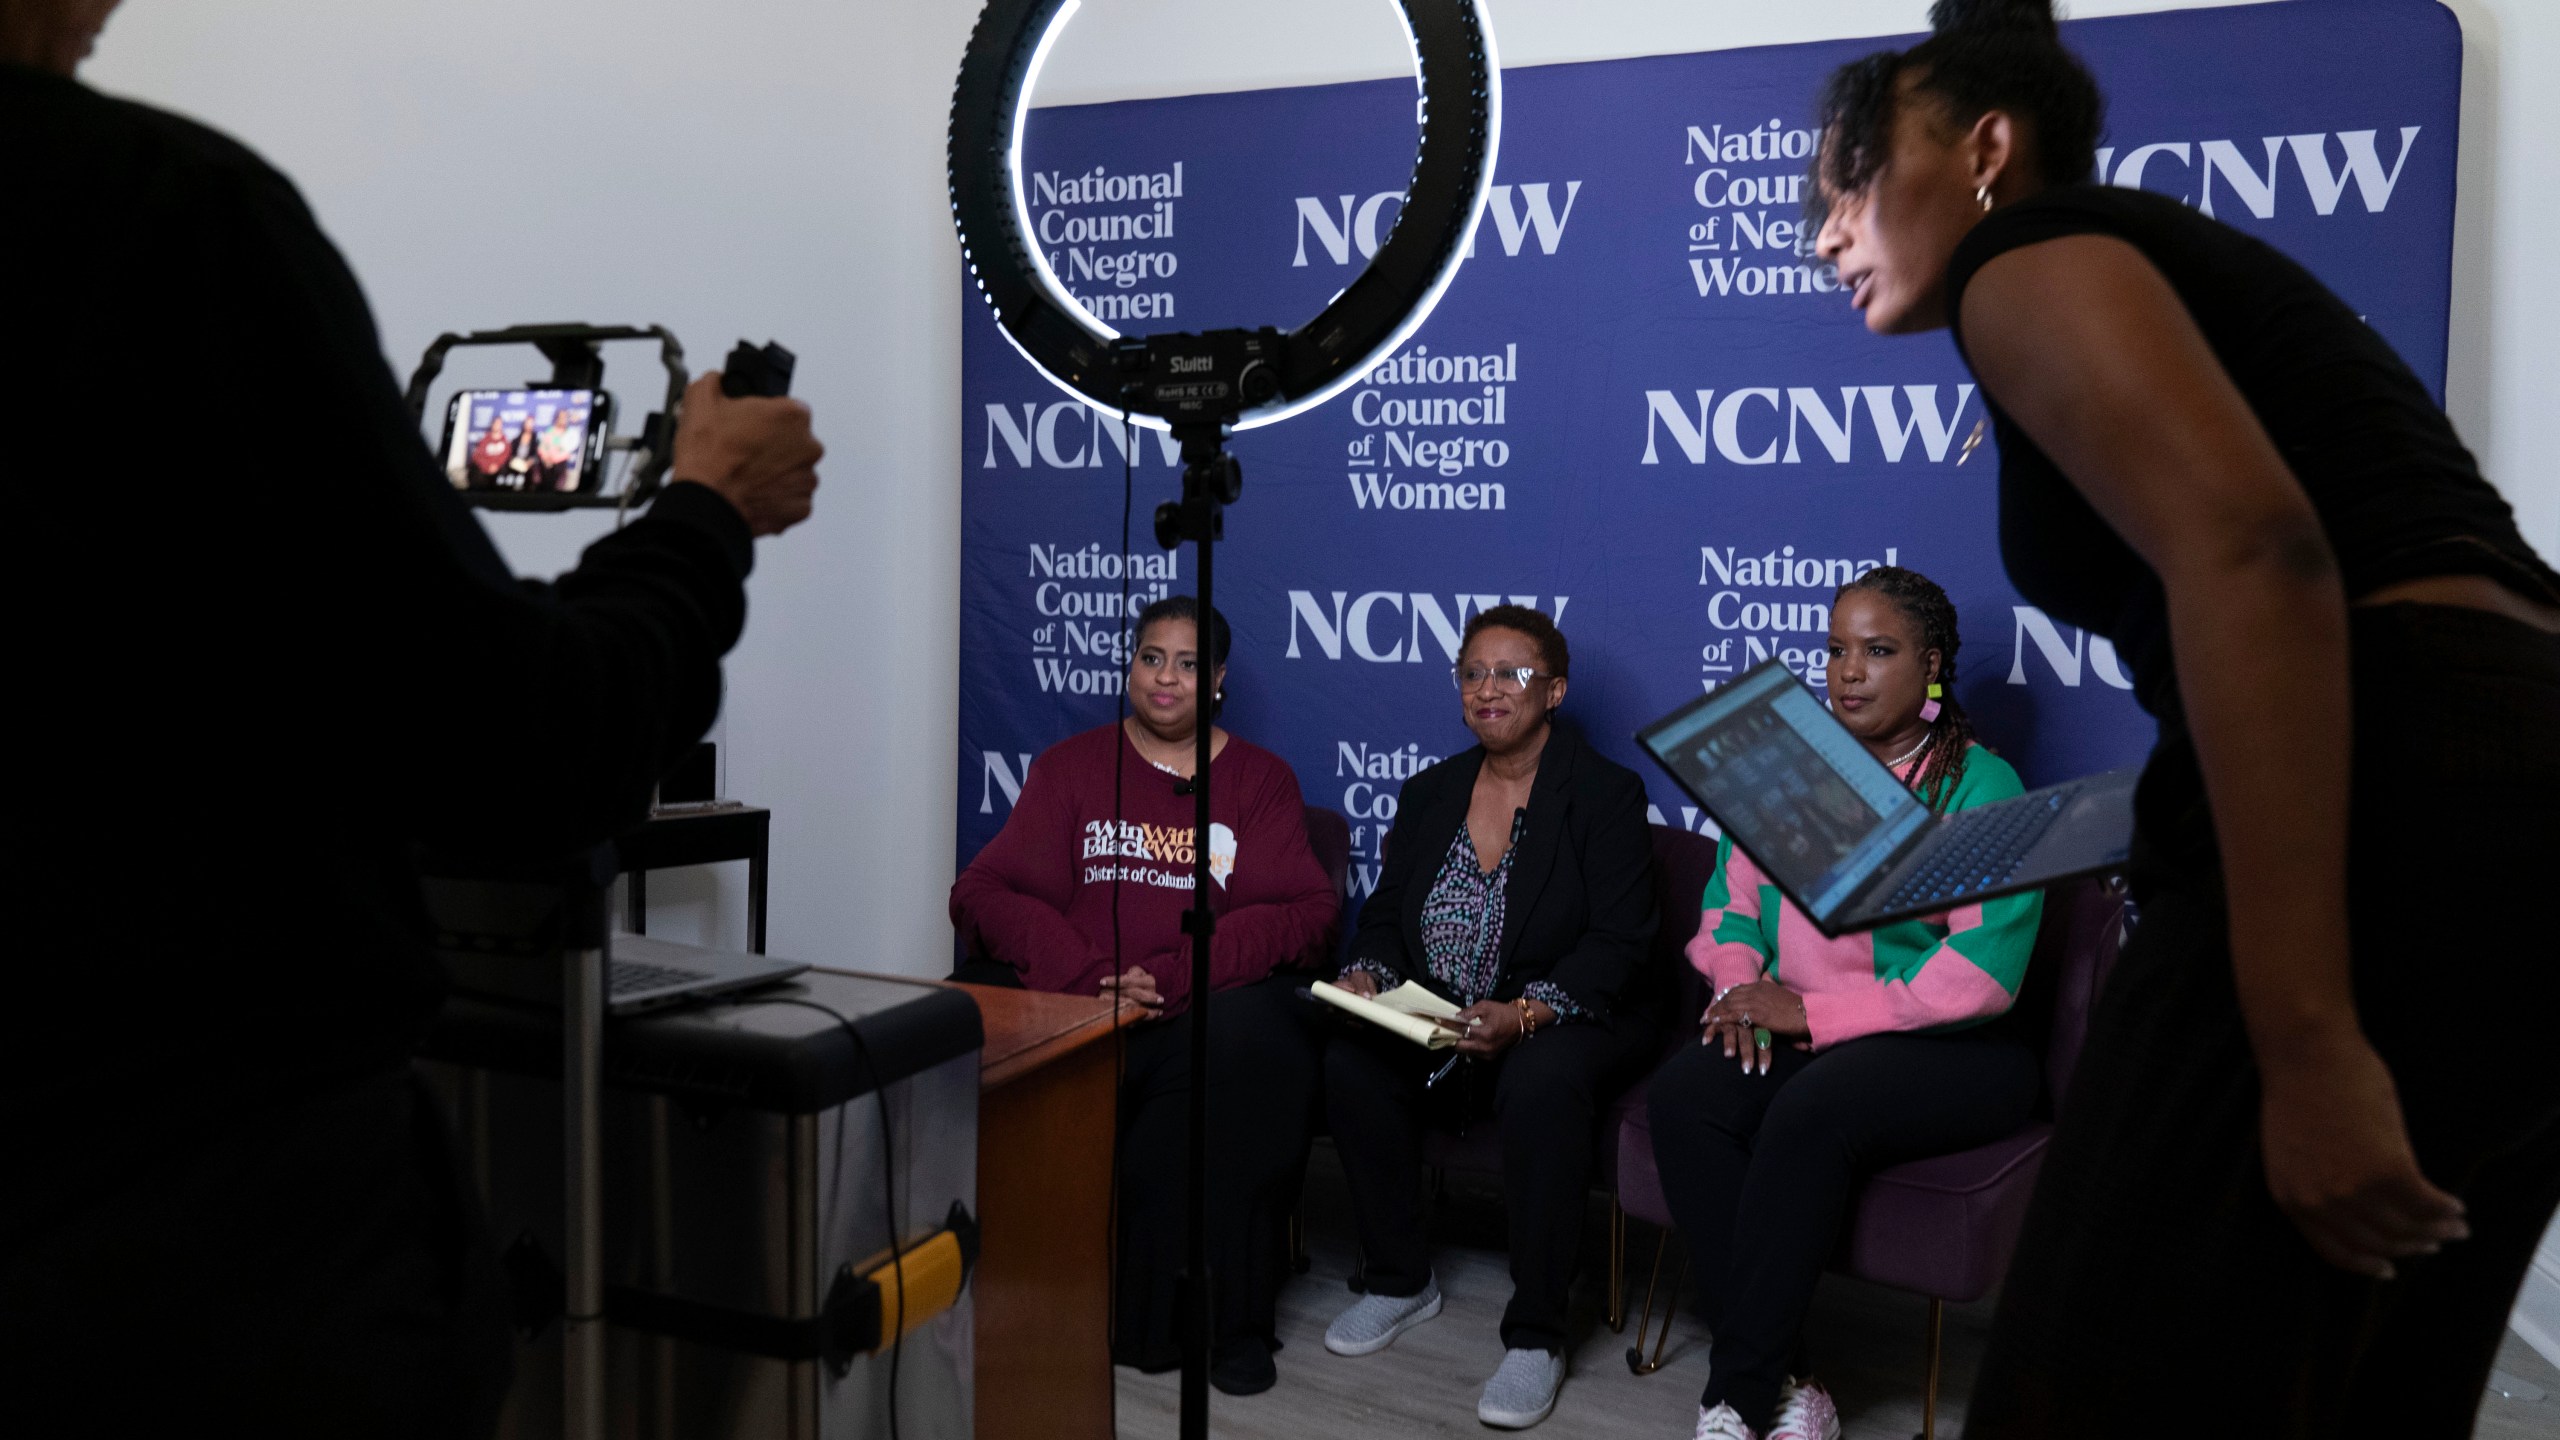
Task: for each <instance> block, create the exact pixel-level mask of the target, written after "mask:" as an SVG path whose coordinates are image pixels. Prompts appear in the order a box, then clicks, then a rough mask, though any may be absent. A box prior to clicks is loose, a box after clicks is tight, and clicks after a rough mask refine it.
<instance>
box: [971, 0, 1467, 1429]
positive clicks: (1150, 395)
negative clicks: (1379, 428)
mask: <svg viewBox="0 0 2560 1440" xmlns="http://www.w3.org/2000/svg"><path fill="white" fill-rule="evenodd" d="M1077 4H1078V0H988V4H987V6H986V8H985V9H984V10H983V11H981V12H980V13H979V16H978V24H977V28H976V29H975V30H974V31H973V32H972V33H971V34H970V37H969V49H968V53H967V54H966V55H965V56H964V57H963V58H962V59H961V62H960V81H959V85H958V87H957V89H956V90H955V92H954V94H953V96H952V102H951V150H950V191H951V216H952V220H953V222H954V224H956V225H957V226H958V228H959V232H960V255H961V260H962V263H964V264H966V265H967V266H968V268H969V276H970V278H971V279H972V280H974V281H975V282H976V284H977V288H978V293H979V294H981V295H983V296H985V297H986V301H987V304H988V306H989V308H990V309H992V310H993V311H994V313H995V320H996V325H997V328H998V329H999V330H1000V331H1001V332H1002V333H1003V335H1004V337H1005V340H1006V341H1007V343H1009V344H1011V345H1012V346H1013V348H1014V349H1015V350H1017V351H1019V352H1021V354H1022V358H1024V359H1025V360H1028V361H1030V362H1031V364H1032V367H1033V368H1034V369H1037V370H1038V371H1039V372H1040V373H1041V374H1042V375H1044V376H1046V377H1047V378H1048V379H1049V381H1050V382H1051V383H1053V384H1055V385H1057V386H1058V387H1059V388H1060V389H1063V390H1065V391H1066V392H1067V393H1068V394H1070V395H1072V396H1074V397H1075V398H1076V399H1078V400H1080V401H1083V402H1084V403H1086V404H1088V405H1091V406H1093V407H1094V408H1095V409H1098V410H1100V411H1101V412H1102V413H1104V414H1106V415H1109V416H1111V417H1112V418H1113V419H1124V418H1125V420H1126V422H1127V423H1130V424H1134V425H1138V426H1142V427H1144V428H1147V429H1150V430H1166V431H1170V432H1171V433H1172V434H1173V436H1174V438H1175V439H1176V440H1178V441H1180V442H1181V447H1182V462H1183V463H1182V498H1181V499H1180V500H1179V501H1168V502H1166V503H1165V504H1163V505H1161V506H1158V507H1157V509H1156V543H1158V544H1160V545H1162V546H1163V547H1164V548H1166V549H1168V550H1171V549H1175V548H1177V547H1178V546H1180V545H1181V543H1182V542H1183V541H1185V540H1188V541H1190V542H1191V543H1192V544H1194V545H1196V546H1198V547H1199V552H1200V560H1199V564H1200V582H1199V597H1198V599H1199V605H1200V609H1201V611H1202V615H1201V620H1200V631H1201V648H1202V650H1203V651H1204V652H1209V651H1211V650H1212V649H1213V635H1212V631H1213V630H1214V628H1215V627H1214V625H1213V624H1212V623H1211V618H1212V617H1213V616H1214V615H1215V614H1216V612H1215V610H1214V609H1212V607H1211V602H1210V595H1211V577H1212V563H1211V554H1212V551H1213V549H1214V548H1215V545H1216V542H1217V541H1219V540H1222V539H1224V538H1225V524H1224V520H1225V507H1226V506H1229V505H1232V504H1234V503H1235V501H1236V498H1237V496H1238V494H1239V493H1241V491H1242V489H1243V483H1244V479H1243V472H1242V471H1241V470H1240V469H1239V468H1238V467H1237V465H1236V461H1235V457H1234V456H1232V455H1229V454H1227V453H1226V440H1227V436H1228V435H1230V434H1232V433H1234V432H1236V431H1239V430H1251V429H1254V428H1256V427H1258V426H1262V425H1269V424H1273V423H1276V422H1278V421H1281V420H1286V419H1288V418H1289V417H1291V416H1293V415H1297V414H1300V413H1303V412H1305V411H1307V410H1312V409H1314V408H1315V407H1316V406H1318V405H1321V404H1323V403H1324V402H1325V401H1327V400H1330V399H1332V398H1333V397H1334V396H1336V395H1338V394H1340V393H1342V392H1343V391H1344V390H1347V389H1349V388H1350V387H1351V386H1352V385H1354V384H1356V383H1358V381H1359V379H1360V377H1361V376H1362V375H1363V374H1365V373H1367V372H1368V370H1369V369H1370V367H1372V366H1373V365H1375V364H1376V363H1377V362H1378V361H1380V360H1381V359H1384V358H1385V357H1386V356H1388V355H1390V354H1393V353H1394V352H1395V351H1396V350H1397V349H1399V348H1401V347H1402V346H1403V345H1404V343H1405V341H1406V340H1408V339H1410V338H1411V337H1412V336H1413V334H1414V332H1415V331H1417V330H1419V329H1421V328H1422V322H1423V321H1424V320H1425V319H1426V318H1428V317H1429V316H1430V314H1431V310H1432V308H1433V307H1434V306H1436V305H1437V304H1439V302H1440V297H1441V295H1442V294H1444V293H1445V292H1446V291H1447V290H1448V288H1449V282H1450V280H1451V279H1452V278H1454V277H1455V276H1456V274H1457V270H1458V264H1459V262H1460V261H1461V260H1462V259H1464V258H1465V255H1466V245H1467V239H1468V237H1469V236H1470V235H1472V234H1473V233H1474V231H1475V227H1476V222H1477V220H1478V218H1479V217H1480V216H1481V215H1482V214H1483V212H1484V202H1485V195H1486V192H1487V191H1488V190H1489V189H1490V188H1491V186H1492V183H1493V166H1494V157H1495V155H1496V153H1497V151H1498V150H1499V148H1500V144H1501V128H1502V93H1501V68H1500V65H1499V62H1498V61H1497V59H1496V57H1495V54H1494V44H1493V29H1492V26H1491V24H1490V23H1489V22H1488V20H1487V19H1486V17H1485V14H1484V8H1483V4H1482V0H1396V6H1397V13H1398V14H1399V16H1400V17H1401V18H1402V19H1403V21H1404V25H1405V32H1406V37H1407V39H1408V40H1409V41H1410V42H1411V43H1412V46H1413V53H1414V61H1415V65H1416V68H1417V70H1418V72H1419V75H1418V79H1419V83H1420V86H1421V90H1422V137H1421V145H1420V149H1419V152H1418V153H1417V154H1416V156H1415V158H1414V167H1413V176H1412V178H1411V180H1410V181H1409V182H1408V183H1407V185H1406V187H1405V204H1404V207H1403V209H1402V211H1401V212H1400V213H1399V214H1398V215H1397V217H1396V221H1395V225H1394V228H1393V230H1392V231H1391V232H1390V233H1389V234H1388V236H1387V239H1386V242H1385V243H1384V244H1382V245H1380V246H1379V247H1378V251H1377V254H1376V255H1375V256H1374V257H1373V258H1372V259H1371V260H1370V262H1369V266H1368V268H1367V269H1365V270H1363V271H1362V272H1361V273H1360V276H1359V278H1358V279H1356V280H1354V281H1352V282H1351V284H1350V286H1349V287H1348V288H1346V289H1344V290H1343V291H1342V292H1341V293H1340V294H1338V295H1336V296H1334V298H1333V299H1332V300H1331V301H1330V302H1328V303H1327V304H1326V305H1325V307H1324V309H1323V310H1322V311H1320V312H1318V313H1317V315H1316V317H1315V318H1314V319H1312V320H1309V321H1308V322H1306V323H1305V324H1303V325H1301V326H1299V327H1298V328H1297V329H1295V330H1291V331H1289V332H1287V333H1285V334H1284V333H1282V332H1281V331H1279V330H1276V329H1272V328H1270V327H1268V326H1266V327H1263V328H1260V329H1254V330H1243V329H1235V330H1212V331H1208V332H1206V333H1203V334H1196V335H1195V334H1189V333H1177V334H1166V335H1123V334H1121V333H1120V332H1118V331H1116V330H1114V329H1112V328H1111V327H1110V326H1108V325H1106V324H1104V323H1102V322H1101V321H1099V320H1097V319H1095V318H1094V317H1093V316H1092V315H1091V314H1090V313H1088V312H1087V311H1086V310H1085V309H1084V307H1082V306H1081V305H1079V304H1077V303H1076V301H1075V299H1074V298H1073V297H1072V296H1070V295H1069V294H1068V293H1067V290H1066V287H1065V286H1064V285H1063V284H1061V283H1060V282H1059V280H1058V277H1057V274H1056V272H1055V271H1053V270H1052V269H1051V268H1050V267H1049V262H1048V258H1047V257H1046V256H1045V255H1044V254H1043V253H1042V252H1041V250H1040V248H1039V247H1038V246H1036V245H1032V244H1030V243H1028V240H1027V238H1026V236H1027V234H1028V232H1029V229H1030V224H1029V215H1028V210H1029V207H1028V205H1027V204H1026V203H1025V200H1024V195H1023V181H1022V131H1023V124H1024V121H1025V120H1026V119H1027V118H1028V117H1029V114H1030V105H1031V92H1032V89H1033V87H1034V85H1035V84H1036V83H1037V81H1038V79H1039V74H1040V67H1041V65H1042V63H1043V62H1044V61H1046V60H1047V58H1048V55H1049V47H1050V46H1051V45H1052V44H1053V43H1055V41H1056V40H1057V37H1058V34H1059V32H1060V31H1061V30H1063V29H1064V28H1065V25H1066V22H1067V19H1068V17H1070V16H1071V15H1073V14H1074V13H1075V10H1076V7H1077ZM1123 618H1124V619H1125V618H1126V617H1123ZM1210 660H1211V664H1210V665H1207V666H1203V667H1202V673H1203V674H1206V673H1208V672H1209V671H1210V670H1211V669H1213V668H1214V663H1215V657H1214V655H1211V656H1210ZM1201 710H1202V713H1201V716H1200V723H1199V725H1198V726H1197V735H1196V739H1197V743H1198V746H1199V749H1198V752H1197V760H1196V763H1195V766H1194V770H1193V774H1194V775H1195V776H1196V780H1195V783H1194V786H1193V795H1194V799H1195V812H1194V822H1193V824H1194V830H1193V834H1192V844H1191V854H1192V892H1191V895H1192V900H1191V909H1190V911H1189V912H1188V913H1187V914H1185V915H1184V916H1183V923H1182V929H1183V932H1184V933H1185V934H1187V935H1189V936H1190V937H1191V1017H1190V1019H1191V1114H1190V1153H1189V1155H1188V1157H1187V1162H1188V1163H1187V1167H1186V1168H1187V1174H1186V1177H1185V1179H1186V1182H1187V1184H1188V1187H1189V1195H1188V1201H1189V1204H1188V1207H1187V1216H1188V1232H1187V1236H1186V1240H1187V1249H1186V1252H1185V1253H1186V1263H1185V1265H1184V1269H1183V1274H1182V1277H1181V1285H1180V1296H1181V1299H1180V1305H1181V1329H1182V1337H1183V1339H1182V1428H1181V1434H1182V1436H1183V1440H1205V1437H1206V1436H1207V1435H1208V1432H1209V1345H1210V1328H1211V1315H1212V1313H1213V1312H1212V1308H1211V1305H1210V1280H1211V1276H1210V1274H1209V1250H1208V1209H1209V1200H1208V1196H1209V1191H1208V1130H1209V1122H1208V1116H1209V1107H1208V1076H1209V1025H1208V1012H1209V950H1210V944H1209V942H1210V935H1211V933H1212V932H1213V930H1214V929H1215V927H1216V916H1215V914H1214V912H1213V911H1211V909H1210V908H1209V886H1210V885H1211V883H1213V882H1212V881H1211V878H1210V874H1209V764H1210V753H1209V752H1210V736H1211V732H1212V729H1213V727H1212V726H1211V725H1210V724H1209V723H1208V714H1207V707H1206V706H1205V705H1204V706H1202V707H1201Z"/></svg>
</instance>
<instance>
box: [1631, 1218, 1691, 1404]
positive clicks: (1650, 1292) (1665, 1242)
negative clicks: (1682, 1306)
mask: <svg viewBox="0 0 2560 1440" xmlns="http://www.w3.org/2000/svg"><path fill="white" fill-rule="evenodd" d="M1671 1246H1672V1234H1671V1232H1670V1231H1668V1230H1665V1231H1663V1232H1662V1236H1661V1238H1660V1239H1659V1240H1657V1241H1655V1242H1654V1247H1653V1274H1652V1275H1651V1276H1650V1277H1649V1278H1647V1279H1646V1281H1645V1282H1644V1311H1643V1313H1642V1314H1640V1315H1638V1316H1637V1317H1636V1343H1634V1344H1633V1345H1630V1346H1628V1347H1627V1370H1628V1371H1629V1373H1631V1374H1636V1375H1650V1374H1652V1373H1653V1372H1654V1371H1656V1370H1659V1369H1661V1368H1662V1350H1663V1347H1664V1346H1665V1345H1667V1344H1669V1343H1670V1340H1671V1312H1672V1311H1673V1310H1674V1309H1676V1308H1677V1307H1678V1305H1679V1303H1680V1276H1679V1273H1678V1272H1677V1271H1674V1272H1673V1273H1672V1276H1671V1294H1670V1296H1669V1298H1668V1299H1666V1300H1665V1301H1664V1302H1663V1307H1662V1328H1661V1329H1660V1330H1658V1331H1654V1338H1653V1358H1652V1359H1650V1360H1648V1359H1646V1358H1645V1353H1644V1337H1645V1332H1646V1331H1647V1330H1650V1329H1652V1326H1653V1297H1654V1293H1655V1292H1656V1291H1657V1290H1659V1289H1660V1288H1661V1287H1662V1259H1663V1256H1664V1255H1666V1254H1668V1253H1669V1252H1670V1249H1671Z"/></svg>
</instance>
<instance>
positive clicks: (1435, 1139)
mask: <svg viewBox="0 0 2560 1440" xmlns="http://www.w3.org/2000/svg"><path fill="white" fill-rule="evenodd" d="M1650 828H1651V829H1652V831H1653V884H1654V910H1655V914H1656V917H1657V919H1656V924H1657V928H1656V930H1655V931H1654V937H1653V963H1654V964H1655V965H1657V966H1661V967H1665V971H1664V973H1665V974H1667V975H1668V976H1669V977H1670V978H1671V983H1672V996H1673V998H1672V1001H1671V1004H1672V1008H1673V1011H1674V1013H1676V1014H1680V1015H1683V1016H1691V1017H1694V1016H1696V1015H1697V1014H1698V1013H1699V1012H1700V1011H1701V1010H1703V1009H1704V1008H1705V1004H1706V1001H1705V991H1704V988H1703V987H1704V983H1705V982H1704V981H1703V980H1702V979H1701V978H1700V976H1699V975H1698V972H1697V971H1696V970H1695V969H1694V968H1692V967H1691V966H1690V964H1689V961H1688V959H1687V957H1686V956H1685V955H1684V954H1683V953H1682V952H1683V951H1685V950H1686V949H1687V948H1688V945H1689V937H1690V936H1692V935H1695V934H1697V933H1698V903H1699V900H1700V898H1701V897H1702V896H1704V895H1705V894H1706V889H1707V880H1708V878H1709V877H1710V876H1712V875H1713V874H1714V873H1715V868H1716V842H1715V841H1713V840H1711V839H1708V838H1706V837H1705V836H1702V835H1693V834H1691V833H1690V832H1688V831H1686V830H1676V829H1673V828H1671V827H1670V826H1667V825H1655V826H1652V827H1650ZM1696 1028H1697V1027H1696V1026H1695V1025H1685V1026H1683V1027H1681V1028H1679V1029H1677V1030H1676V1031H1675V1032H1674V1035H1673V1039H1674V1041H1685V1040H1686V1039H1687V1037H1688V1036H1689V1035H1690V1034H1692V1033H1694V1032H1695V1030H1696ZM1669 1053H1670V1052H1669V1049H1668V1048H1666V1049H1665V1051H1664V1055H1665V1057H1666V1058H1667V1057H1668V1055H1669ZM1647 1074H1648V1076H1650V1074H1651V1072H1650V1070H1648V1071H1647ZM1644 1102H1645V1081H1643V1080H1638V1081H1637V1082H1636V1083H1635V1085H1634V1086H1633V1088H1631V1089H1629V1090H1628V1091H1627V1093H1626V1094H1624V1095H1621V1096H1619V1097H1618V1100H1617V1103H1615V1104H1613V1105H1611V1106H1610V1107H1608V1108H1607V1109H1606V1110H1603V1111H1602V1112H1601V1114H1600V1124H1599V1134H1600V1142H1599V1143H1598V1144H1597V1145H1595V1146H1593V1147H1592V1152H1591V1188H1593V1189H1595V1190H1603V1191H1610V1192H1614V1191H1615V1190H1616V1189H1617V1187H1618V1185H1619V1183H1620V1180H1619V1177H1620V1176H1622V1175H1624V1174H1625V1173H1626V1157H1625V1156H1624V1155H1623V1154H1622V1153H1621V1152H1622V1151H1623V1150H1624V1148H1625V1145H1626V1141H1625V1140H1624V1139H1623V1138H1622V1137H1624V1136H1625V1135H1627V1134H1628V1133H1629V1132H1628V1130H1627V1128H1626V1127H1627V1126H1628V1125H1629V1124H1630V1123H1639V1124H1640V1123H1641V1122H1642V1121H1643V1119H1644V1113H1645V1110H1644ZM1645 1144H1646V1149H1645V1153H1644V1163H1645V1166H1646V1168H1647V1169H1650V1168H1651V1167H1652V1165H1653V1150H1652V1145H1651V1135H1650V1132H1647V1133H1646V1136H1645ZM1422 1159H1423V1163H1424V1164H1426V1165H1429V1166H1430V1167H1431V1168H1432V1170H1433V1171H1434V1172H1435V1174H1445V1173H1446V1172H1448V1171H1451V1170H1455V1171H1458V1172H1460V1173H1462V1174H1476V1175H1496V1176H1498V1175H1500V1174H1501V1173H1502V1131H1501V1130H1500V1128H1499V1127H1497V1126H1495V1125H1494V1124H1493V1123H1492V1122H1490V1121H1487V1122H1485V1123H1484V1124H1480V1125H1474V1126H1470V1127H1468V1129H1467V1131H1466V1133H1464V1134H1456V1133H1453V1132H1450V1131H1445V1130H1438V1129H1434V1130H1430V1131H1427V1132H1425V1133H1424V1135H1423V1139H1422ZM1655 1188H1656V1189H1657V1190H1659V1189H1660V1186H1659V1184H1657V1185H1656V1187H1655ZM1627 1214H1628V1212H1627V1211H1626V1210H1624V1209H1622V1208H1620V1207H1619V1206H1617V1205H1615V1204H1612V1205H1611V1206H1610V1207H1609V1267H1608V1277H1609V1328H1610V1329H1612V1330H1624V1329H1626V1328H1627V1301H1626V1270H1627V1263H1626V1260H1627ZM1354 1284H1355V1286H1356V1284H1357V1277H1356V1275H1355V1277H1354Z"/></svg>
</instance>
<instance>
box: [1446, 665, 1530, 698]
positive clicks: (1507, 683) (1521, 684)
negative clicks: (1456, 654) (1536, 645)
mask: <svg viewBox="0 0 2560 1440" xmlns="http://www.w3.org/2000/svg"><path fill="white" fill-rule="evenodd" d="M1537 678H1538V672H1537V671H1535V670H1532V669H1530V668H1529V667H1528V666H1526V665H1504V666H1498V667H1497V666H1490V665H1452V666H1450V667H1449V681H1450V683H1451V684H1453V685H1456V686H1457V687H1458V693H1459V694H1461V695H1463V694H1465V693H1467V692H1468V691H1471V690H1475V689H1478V688H1480V687H1481V686H1482V685H1483V684H1484V682H1485V681H1487V680H1491V681H1492V682H1493V688H1494V690H1495V691H1496V692H1498V693H1500V694H1504V695H1517V694H1519V693H1520V692H1521V691H1523V690H1526V689H1528V688H1529V682H1530V681H1532V680H1535V679H1537Z"/></svg>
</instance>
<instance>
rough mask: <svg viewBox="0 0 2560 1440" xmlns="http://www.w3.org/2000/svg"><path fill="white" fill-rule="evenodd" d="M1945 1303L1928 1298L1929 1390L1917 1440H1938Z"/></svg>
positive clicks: (1921, 1409)
mask: <svg viewBox="0 0 2560 1440" xmlns="http://www.w3.org/2000/svg"><path fill="white" fill-rule="evenodd" d="M1946 1320H1947V1302H1946V1301H1944V1300H1941V1299H1939V1298H1938V1297H1936V1296H1934V1295H1932V1296H1930V1297H1929V1388H1928V1389H1927V1391H1925V1392H1924V1394H1923V1398H1922V1399H1921V1401H1920V1437H1919V1440H1938V1360H1939V1356H1940V1354H1941V1353H1942V1351H1943V1349H1944V1344H1945V1340H1946Z"/></svg>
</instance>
